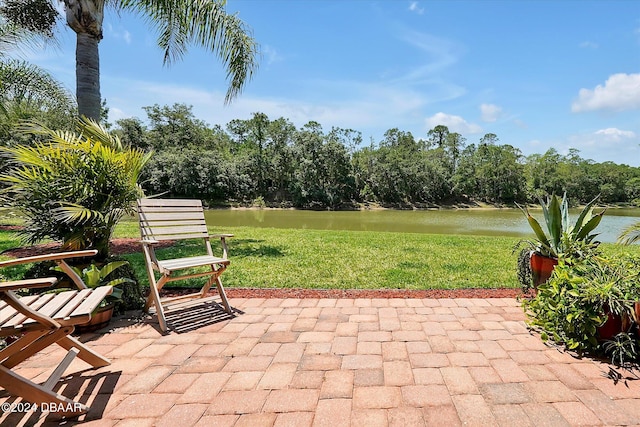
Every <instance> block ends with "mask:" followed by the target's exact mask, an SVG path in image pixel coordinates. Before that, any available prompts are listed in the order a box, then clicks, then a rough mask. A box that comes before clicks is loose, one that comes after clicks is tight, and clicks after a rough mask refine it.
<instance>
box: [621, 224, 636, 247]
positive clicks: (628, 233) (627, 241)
mask: <svg viewBox="0 0 640 427" xmlns="http://www.w3.org/2000/svg"><path fill="white" fill-rule="evenodd" d="M638 241H640V222H636V223H634V224H631V225H630V226H628V227H627V228H625V229H624V230H622V233H620V236H619V237H618V243H620V244H623V245H631V244H633V243H636V242H638Z"/></svg>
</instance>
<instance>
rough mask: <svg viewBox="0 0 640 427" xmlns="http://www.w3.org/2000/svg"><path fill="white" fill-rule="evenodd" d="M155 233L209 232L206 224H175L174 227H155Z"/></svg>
mask: <svg viewBox="0 0 640 427" xmlns="http://www.w3.org/2000/svg"><path fill="white" fill-rule="evenodd" d="M152 230H153V233H154V234H162V235H170V234H188V233H205V234H207V233H208V231H207V226H206V225H185V226H180V225H175V226H173V227H153V228H152Z"/></svg>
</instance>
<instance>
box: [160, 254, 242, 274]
mask: <svg viewBox="0 0 640 427" xmlns="http://www.w3.org/2000/svg"><path fill="white" fill-rule="evenodd" d="M158 264H159V265H160V267H161V268H163V269H165V270H169V271H176V270H184V269H185V268H192V267H203V266H205V265H211V264H222V265H227V264H229V260H227V259H224V258H218V257H214V256H208V255H205V256H196V257H189V258H178V259H167V260H163V261H159V262H158Z"/></svg>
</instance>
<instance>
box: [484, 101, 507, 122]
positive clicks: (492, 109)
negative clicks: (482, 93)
mask: <svg viewBox="0 0 640 427" xmlns="http://www.w3.org/2000/svg"><path fill="white" fill-rule="evenodd" d="M480 113H481V114H482V120H483V121H485V122H495V121H496V120H498V119H499V118H500V117H501V116H502V108H500V107H498V106H497V105H495V104H482V105H480Z"/></svg>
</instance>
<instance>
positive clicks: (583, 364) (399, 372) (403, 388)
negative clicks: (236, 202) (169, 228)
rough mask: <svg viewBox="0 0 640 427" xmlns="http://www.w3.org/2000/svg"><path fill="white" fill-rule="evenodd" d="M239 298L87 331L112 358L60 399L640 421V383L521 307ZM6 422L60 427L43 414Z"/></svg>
mask: <svg viewBox="0 0 640 427" xmlns="http://www.w3.org/2000/svg"><path fill="white" fill-rule="evenodd" d="M231 302H232V305H233V306H234V307H235V308H236V309H237V310H239V311H240V313H239V314H238V316H237V317H235V318H233V319H227V320H219V321H217V323H213V324H209V325H205V326H202V327H199V328H195V329H193V330H190V331H188V332H183V333H177V332H172V333H170V334H168V335H162V334H160V333H159V332H158V329H157V324H155V323H153V322H148V321H139V322H134V321H128V320H125V319H122V320H118V321H117V322H115V326H116V327H115V328H113V326H114V325H112V329H113V330H112V331H111V332H109V333H104V334H95V335H90V336H89V335H85V336H84V337H83V339H87V340H90V341H91V342H90V345H91V347H92V348H95V349H96V350H98V351H99V352H101V353H102V354H104V355H105V356H107V357H109V358H111V360H112V362H113V363H112V365H111V366H108V367H106V368H102V369H99V370H90V369H87V365H86V364H84V362H82V361H79V360H78V361H74V362H73V364H72V365H71V367H70V368H69V369H68V371H67V374H69V375H68V376H67V377H64V378H63V385H62V386H61V387H60V391H61V392H62V393H63V394H65V395H67V396H71V395H72V396H75V397H76V398H77V399H79V400H81V401H83V402H86V403H88V404H90V405H91V407H92V410H91V412H90V413H89V414H87V415H85V416H83V417H81V418H79V420H78V421H76V422H77V423H78V424H82V425H86V426H118V427H125V426H136V427H143V426H172V427H189V426H207V427H209V426H331V427H339V426H367V427H375V426H417V425H442V426H445V425H446V426H454V425H469V426H472V425H477V426H491V425H496V426H518V427H524V426H529V425H531V426H541V425H553V426H561V425H575V426H581V425H634V424H635V425H640V381H637V380H628V381H624V380H622V381H618V382H617V383H616V382H614V381H613V380H612V379H610V378H608V377H607V373H608V372H609V368H610V366H609V365H607V364H605V363H600V362H597V361H594V360H591V359H582V360H580V359H576V358H573V357H571V356H570V355H569V354H567V353H564V352H561V351H558V350H557V349H554V348H549V347H547V346H545V345H544V344H543V343H542V342H541V341H540V339H539V337H537V336H535V335H531V334H530V333H529V332H528V331H527V329H526V328H525V324H524V321H523V320H524V315H523V312H522V309H521V307H520V305H519V303H518V302H517V301H516V300H514V299H344V300H340V299H338V300H336V299H233V300H231ZM185 321H188V319H187V320H185ZM51 353H55V354H51ZM49 355H51V356H52V357H49ZM62 355H63V351H62V350H61V349H58V348H51V349H48V350H47V351H46V352H44V353H40V354H38V355H36V356H34V357H32V358H31V359H29V360H28V361H27V362H26V363H24V364H22V366H21V367H20V369H19V372H20V373H21V374H23V375H25V376H27V377H29V378H32V379H35V380H36V381H42V380H44V379H46V377H47V376H48V373H49V372H50V371H51V369H52V368H53V366H52V361H53V360H54V359H55V360H56V361H57V360H59V359H60V358H61V357H62ZM54 356H55V357H54ZM0 400H1V402H7V403H16V400H15V399H13V398H11V397H7V396H6V394H2V395H0ZM0 422H2V425H7V426H19V425H58V422H55V421H53V420H52V418H51V417H49V418H44V416H43V414H42V413H27V414H24V413H13V414H4V415H3V416H2V418H0ZM74 423H75V422H71V423H70V422H67V423H66V424H64V425H73V424H74Z"/></svg>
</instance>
